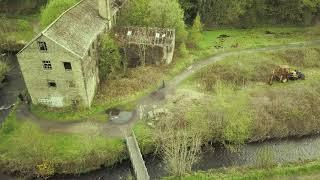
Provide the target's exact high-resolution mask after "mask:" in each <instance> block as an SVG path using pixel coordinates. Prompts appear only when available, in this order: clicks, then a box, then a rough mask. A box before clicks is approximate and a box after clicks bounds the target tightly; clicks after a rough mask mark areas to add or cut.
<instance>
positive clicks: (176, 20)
mask: <svg viewBox="0 0 320 180" xmlns="http://www.w3.org/2000/svg"><path fill="white" fill-rule="evenodd" d="M149 10H150V17H152V18H150V21H149V25H150V26H155V27H162V28H174V29H175V30H176V42H177V44H180V43H182V42H185V40H186V38H187V31H186V29H185V24H184V21H183V18H184V15H183V10H182V9H181V6H180V5H179V3H178V1H177V0H150V4H149Z"/></svg>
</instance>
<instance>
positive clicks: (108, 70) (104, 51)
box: [99, 34, 121, 80]
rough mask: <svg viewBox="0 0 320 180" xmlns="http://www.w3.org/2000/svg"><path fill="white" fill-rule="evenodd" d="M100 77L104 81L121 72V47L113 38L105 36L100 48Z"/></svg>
mask: <svg viewBox="0 0 320 180" xmlns="http://www.w3.org/2000/svg"><path fill="white" fill-rule="evenodd" d="M99 55H100V60H99V76H100V78H101V79H102V80H104V79H106V78H107V76H108V75H114V74H116V73H118V72H120V70H121V55H120V52H119V47H118V45H117V43H116V42H115V41H114V40H113V38H112V37H111V36H110V35H108V34H105V35H104V36H103V37H102V39H101V42H100V47H99Z"/></svg>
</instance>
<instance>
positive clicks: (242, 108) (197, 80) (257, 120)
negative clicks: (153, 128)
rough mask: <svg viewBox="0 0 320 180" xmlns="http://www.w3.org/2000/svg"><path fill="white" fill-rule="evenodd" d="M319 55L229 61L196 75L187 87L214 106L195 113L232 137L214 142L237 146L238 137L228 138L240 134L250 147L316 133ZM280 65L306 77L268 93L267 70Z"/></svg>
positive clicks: (281, 54) (296, 51) (313, 52)
mask: <svg viewBox="0 0 320 180" xmlns="http://www.w3.org/2000/svg"><path fill="white" fill-rule="evenodd" d="M318 50H319V49H318V48H302V49H291V50H285V51H280V52H277V53H262V54H256V53H255V54H251V53H250V54H243V55H240V56H231V57H228V58H227V59H226V60H225V61H223V62H220V63H217V64H214V65H212V66H209V67H207V68H205V69H204V70H203V71H202V72H199V73H197V74H196V75H195V76H194V78H191V79H190V80H189V83H187V84H189V85H186V87H189V86H190V85H191V84H197V85H198V86H197V89H200V90H201V91H202V92H204V93H209V94H211V95H212V101H213V102H214V103H216V104H217V105H216V106H213V105H211V104H210V105H208V104H205V105H200V106H198V109H202V111H200V112H202V113H206V114H208V116H209V115H210V116H209V117H207V118H209V119H210V120H211V121H214V123H213V124H212V126H218V127H220V126H221V127H220V128H217V129H218V130H217V132H220V131H221V130H220V129H222V130H223V129H224V128H225V127H226V129H227V130H228V131H230V133H231V134H229V133H227V134H229V135H231V136H230V137H229V138H227V137H228V136H227V137H223V136H221V135H219V134H218V136H217V134H216V137H215V138H214V139H215V140H218V141H221V139H222V140H226V141H227V142H237V141H238V140H239V139H237V138H240V137H242V136H241V135H239V134H235V135H234V136H232V134H233V133H240V132H242V130H243V132H244V133H245V136H243V138H242V140H246V139H250V140H252V141H259V140H264V139H268V138H283V137H288V136H302V135H307V134H312V133H316V131H317V130H316V129H319V128H320V127H319V126H318V124H319V121H318V119H319V118H320V114H319V113H318V111H319V108H320V106H319V105H318V104H319V103H320V101H319V100H320V99H319V98H318V97H319V88H320V87H319V83H316V81H317V80H318V79H319V78H320V76H319V73H317V70H316V69H314V68H317V67H318V65H319V63H320V61H317V60H314V59H316V58H315V57H318V58H319V57H320V53H319V51H318ZM293 52H294V53H293ZM284 54H285V55H286V56H284ZM292 54H299V56H292ZM310 54H311V55H310ZM287 56H289V57H287ZM293 62H299V65H300V66H295V65H298V64H295V63H293ZM279 64H289V65H292V68H293V69H300V70H302V71H305V73H306V74H307V77H308V79H307V80H306V81H299V82H289V83H288V84H277V85H275V86H273V87H270V86H269V85H267V81H268V78H269V77H270V75H271V71H272V69H273V68H274V67H276V65H279ZM310 64H312V66H310ZM310 67H312V69H310ZM297 97H298V98H297ZM207 107H209V108H207ZM233 107H234V108H233ZM198 109H196V110H194V111H195V112H197V111H198ZM192 113H193V112H192ZM212 114H213V115H212ZM215 114H218V116H214V115H215ZM195 116H196V117H197V116H198V114H196V115H195ZM232 117H234V119H232ZM225 121H226V122H230V123H232V124H233V122H234V126H232V125H231V126H230V127H229V126H228V125H227V124H225V123H226V122H225ZM219 125H220V126H219ZM232 127H234V128H232ZM219 130H220V131H219ZM221 137H222V138H221ZM240 139H241V138H240Z"/></svg>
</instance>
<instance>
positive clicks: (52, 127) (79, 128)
mask: <svg viewBox="0 0 320 180" xmlns="http://www.w3.org/2000/svg"><path fill="white" fill-rule="evenodd" d="M318 44H320V40H316V41H310V42H302V43H291V44H287V45H277V46H270V47H264V48H253V49H242V50H236V51H232V52H223V53H219V54H216V55H214V56H212V57H210V58H207V59H204V60H202V61H198V62H196V63H194V64H193V65H192V66H190V67H189V68H187V69H186V70H185V71H183V72H182V73H180V74H178V75H176V76H175V77H174V78H173V79H172V80H170V81H168V82H166V87H165V88H163V89H159V90H157V91H155V92H153V93H151V94H149V95H147V96H145V97H142V98H141V99H140V100H139V101H138V103H137V106H136V110H135V111H134V112H135V113H134V116H133V117H132V118H131V119H130V121H128V122H127V123H125V124H116V123H114V122H112V121H109V122H107V123H104V124H102V123H93V122H77V123H71V122H61V123H60V122H53V121H46V120H41V119H39V118H37V117H35V116H34V115H33V114H32V113H31V112H30V111H29V110H28V108H27V107H26V106H24V105H22V106H21V107H20V108H19V109H18V116H19V117H21V118H23V119H28V120H30V121H32V122H34V123H37V124H39V126H40V127H41V128H42V129H43V130H44V131H46V132H63V133H84V132H88V131H100V132H101V133H102V134H103V135H105V136H108V137H121V138H124V137H125V134H127V132H130V131H131V129H132V128H133V126H134V124H135V122H137V121H138V120H139V119H140V117H141V116H142V115H143V114H144V113H147V112H149V111H151V110H152V109H155V108H156V107H158V106H160V105H161V104H163V103H165V100H166V96H168V95H174V93H175V91H176V87H178V86H179V85H180V84H181V83H182V82H183V81H184V80H186V79H187V78H189V77H191V76H192V75H193V74H195V73H196V72H198V71H199V70H201V69H202V68H204V67H206V66H208V65H211V64H214V63H216V62H218V61H221V60H223V59H224V58H226V57H228V56H231V55H239V54H241V53H255V52H269V51H277V50H281V49H292V48H298V47H307V46H312V45H318ZM88 125H90V126H89V127H91V130H90V128H89V129H88V128H85V127H88Z"/></svg>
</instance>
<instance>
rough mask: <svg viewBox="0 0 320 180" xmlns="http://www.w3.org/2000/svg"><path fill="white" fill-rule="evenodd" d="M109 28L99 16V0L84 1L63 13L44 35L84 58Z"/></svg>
mask: <svg viewBox="0 0 320 180" xmlns="http://www.w3.org/2000/svg"><path fill="white" fill-rule="evenodd" d="M106 26H107V21H106V20H104V19H103V18H101V17H100V16H99V10H98V1H97V0H82V1H80V2H79V3H78V4H76V5H75V6H73V7H72V8H70V9H69V10H68V11H66V12H65V13H63V14H62V15H61V16H60V17H59V18H58V19H57V20H56V21H55V22H53V23H52V24H51V25H50V26H48V27H47V28H46V29H45V30H44V31H43V32H42V34H43V35H44V36H46V37H48V38H49V39H51V40H53V41H55V42H56V43H58V44H60V45H61V46H63V47H64V48H66V49H68V50H70V51H72V52H74V53H75V54H77V55H79V56H80V57H84V56H85V54H86V52H87V50H88V49H89V47H90V45H91V44H92V42H93V41H94V40H95V39H96V37H97V35H98V34H100V33H101V32H102V31H103V29H104V28H105V27H106Z"/></svg>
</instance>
